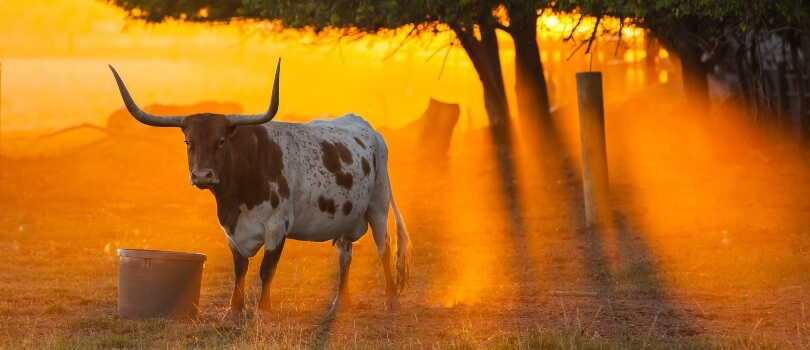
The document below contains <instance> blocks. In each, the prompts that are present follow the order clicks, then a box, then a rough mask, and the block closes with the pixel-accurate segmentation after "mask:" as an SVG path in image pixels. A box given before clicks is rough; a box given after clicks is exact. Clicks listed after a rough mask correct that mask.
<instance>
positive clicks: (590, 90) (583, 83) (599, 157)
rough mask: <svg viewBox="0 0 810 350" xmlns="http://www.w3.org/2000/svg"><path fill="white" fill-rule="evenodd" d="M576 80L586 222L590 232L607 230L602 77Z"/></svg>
mask: <svg viewBox="0 0 810 350" xmlns="http://www.w3.org/2000/svg"><path fill="white" fill-rule="evenodd" d="M576 80H577V100H578V102H579V130H580V136H581V139H582V184H583V189H584V194H585V221H586V224H587V226H588V227H589V228H607V227H608V226H609V225H610V220H611V213H610V210H611V206H610V197H609V193H608V168H607V151H606V148H605V111H604V109H605V108H604V102H603V100H602V73H599V72H581V73H577V74H576Z"/></svg>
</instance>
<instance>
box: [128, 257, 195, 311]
mask: <svg viewBox="0 0 810 350" xmlns="http://www.w3.org/2000/svg"><path fill="white" fill-rule="evenodd" d="M205 260H206V257H205V254H202V253H185V252H170V251H163V250H145V249H118V315H119V316H121V317H122V318H125V319H130V320H142V319H147V318H153V317H171V318H178V319H192V318H196V317H197V312H198V310H199V305H200V287H201V284H202V272H203V268H204V267H205Z"/></svg>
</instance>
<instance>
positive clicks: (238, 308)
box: [225, 247, 250, 320]
mask: <svg viewBox="0 0 810 350" xmlns="http://www.w3.org/2000/svg"><path fill="white" fill-rule="evenodd" d="M231 254H232V255H233V270H234V286H233V294H232V295H231V303H230V307H229V308H228V312H227V313H226V314H225V319H226V320H227V319H230V320H234V319H239V318H243V317H244V316H245V275H247V270H248V264H249V263H250V260H248V258H245V257H243V256H242V254H241V253H239V250H237V249H236V248H233V247H232V248H231Z"/></svg>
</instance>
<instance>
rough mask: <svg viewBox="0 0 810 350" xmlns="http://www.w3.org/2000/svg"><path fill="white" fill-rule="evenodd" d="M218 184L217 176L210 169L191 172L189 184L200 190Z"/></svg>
mask: <svg viewBox="0 0 810 350" xmlns="http://www.w3.org/2000/svg"><path fill="white" fill-rule="evenodd" d="M218 183H219V178H218V177H217V174H216V173H215V172H214V171H213V170H211V169H201V170H194V171H192V172H191V184H192V185H194V186H197V188H200V189H207V188H211V186H213V185H216V184H218Z"/></svg>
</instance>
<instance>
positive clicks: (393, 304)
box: [385, 298, 399, 312]
mask: <svg viewBox="0 0 810 350" xmlns="http://www.w3.org/2000/svg"><path fill="white" fill-rule="evenodd" d="M385 311H388V312H395V311H399V300H397V299H396V298H391V299H388V300H386V301H385Z"/></svg>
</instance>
